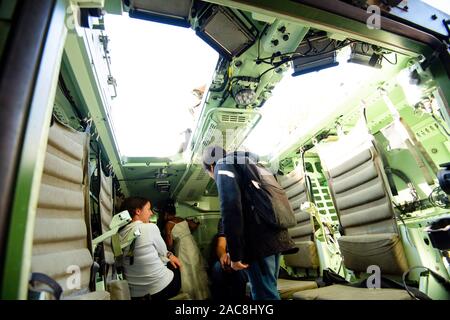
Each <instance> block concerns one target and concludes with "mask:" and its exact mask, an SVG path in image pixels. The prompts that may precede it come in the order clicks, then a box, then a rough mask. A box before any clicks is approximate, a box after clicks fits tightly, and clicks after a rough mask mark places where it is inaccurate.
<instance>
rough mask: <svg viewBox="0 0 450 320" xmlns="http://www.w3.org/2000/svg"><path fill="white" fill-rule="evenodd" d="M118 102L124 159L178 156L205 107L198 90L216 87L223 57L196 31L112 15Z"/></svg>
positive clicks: (117, 127) (115, 107) (109, 24)
mask: <svg viewBox="0 0 450 320" xmlns="http://www.w3.org/2000/svg"><path fill="white" fill-rule="evenodd" d="M105 21H106V23H105V25H106V32H107V34H108V36H109V38H110V44H109V46H110V49H111V60H112V61H111V65H112V72H113V75H114V77H115V78H116V79H117V90H118V96H117V98H115V99H113V102H112V111H111V113H112V119H113V122H114V128H115V134H116V137H117V141H118V145H119V150H120V153H121V155H123V156H128V157H130V156H134V157H144V156H147V157H167V156H173V155H175V154H176V153H177V151H178V149H179V147H180V145H181V143H182V142H183V141H184V134H183V132H184V131H185V130H186V129H189V128H190V129H191V130H193V125H194V121H195V117H196V116H198V113H199V111H200V110H199V109H200V108H201V106H198V107H194V106H195V105H197V104H198V102H199V101H198V99H197V98H196V96H195V95H194V94H193V90H194V89H196V88H200V87H202V86H204V85H208V84H209V83H210V82H211V78H212V75H213V71H214V68H215V66H216V63H217V60H218V54H217V53H216V51H214V50H213V49H212V48H211V47H209V46H208V45H207V44H206V43H205V42H203V40H201V39H200V38H198V37H197V36H196V35H195V32H194V31H193V30H192V29H187V28H181V27H173V26H169V25H165V24H158V23H154V22H148V21H142V20H137V19H131V18H129V17H128V16H114V15H107V16H106V18H105Z"/></svg>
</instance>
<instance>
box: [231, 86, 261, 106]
mask: <svg viewBox="0 0 450 320" xmlns="http://www.w3.org/2000/svg"><path fill="white" fill-rule="evenodd" d="M233 95H234V100H235V101H236V103H237V104H238V105H241V106H248V105H250V104H252V103H253V102H255V100H256V92H255V90H252V89H249V88H238V89H237V91H236V93H234V94H233Z"/></svg>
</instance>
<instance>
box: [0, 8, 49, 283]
mask: <svg viewBox="0 0 450 320" xmlns="http://www.w3.org/2000/svg"><path fill="white" fill-rule="evenodd" d="M55 3H56V1H55V0H39V1H36V0H23V1H18V4H17V7H16V9H15V12H14V16H13V20H12V23H11V29H10V33H9V35H8V39H7V42H6V45H5V49H4V52H3V54H2V58H1V61H0V261H2V263H1V264H0V275H2V274H3V267H4V266H3V262H4V257H5V250H6V241H7V237H8V226H9V222H10V215H11V204H12V197H13V194H14V189H15V186H16V175H17V169H18V164H19V162H20V156H21V152H22V144H23V137H24V132H25V129H26V123H27V119H28V115H29V109H30V104H31V99H32V96H33V91H34V87H35V82H36V77H37V73H38V68H39V65H40V62H41V58H42V50H43V44H44V42H45V39H46V35H47V33H48V27H49V22H50V19H51V15H52V12H53V9H54V6H55Z"/></svg>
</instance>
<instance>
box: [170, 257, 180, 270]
mask: <svg viewBox="0 0 450 320" xmlns="http://www.w3.org/2000/svg"><path fill="white" fill-rule="evenodd" d="M169 260H170V264H171V265H172V267H174V268H175V269H177V268H180V269H181V262H180V260H179V259H178V258H177V257H176V256H175V255H173V254H172V255H171V256H170V257H169Z"/></svg>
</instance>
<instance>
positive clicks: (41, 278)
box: [28, 272, 63, 300]
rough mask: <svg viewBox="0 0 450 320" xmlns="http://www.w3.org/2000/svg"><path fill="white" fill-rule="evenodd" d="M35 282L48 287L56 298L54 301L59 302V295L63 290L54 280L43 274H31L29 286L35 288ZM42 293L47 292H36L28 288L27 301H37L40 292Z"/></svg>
mask: <svg viewBox="0 0 450 320" xmlns="http://www.w3.org/2000/svg"><path fill="white" fill-rule="evenodd" d="M36 282H40V283H43V284H46V285H47V286H48V287H50V289H51V291H50V292H51V293H52V294H53V296H54V297H55V298H56V300H60V299H61V295H62V293H63V289H62V287H61V286H60V285H59V283H58V282H56V281H55V280H54V279H52V278H50V277H49V276H48V275H46V274H44V273H39V272H33V273H32V274H31V277H30V280H29V284H30V286H31V287H32V288H33V287H34V286H35V284H36ZM42 291H45V292H49V291H47V290H41V291H37V290H34V289H31V288H30V289H29V291H28V299H30V300H36V299H39V297H40V292H42Z"/></svg>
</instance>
